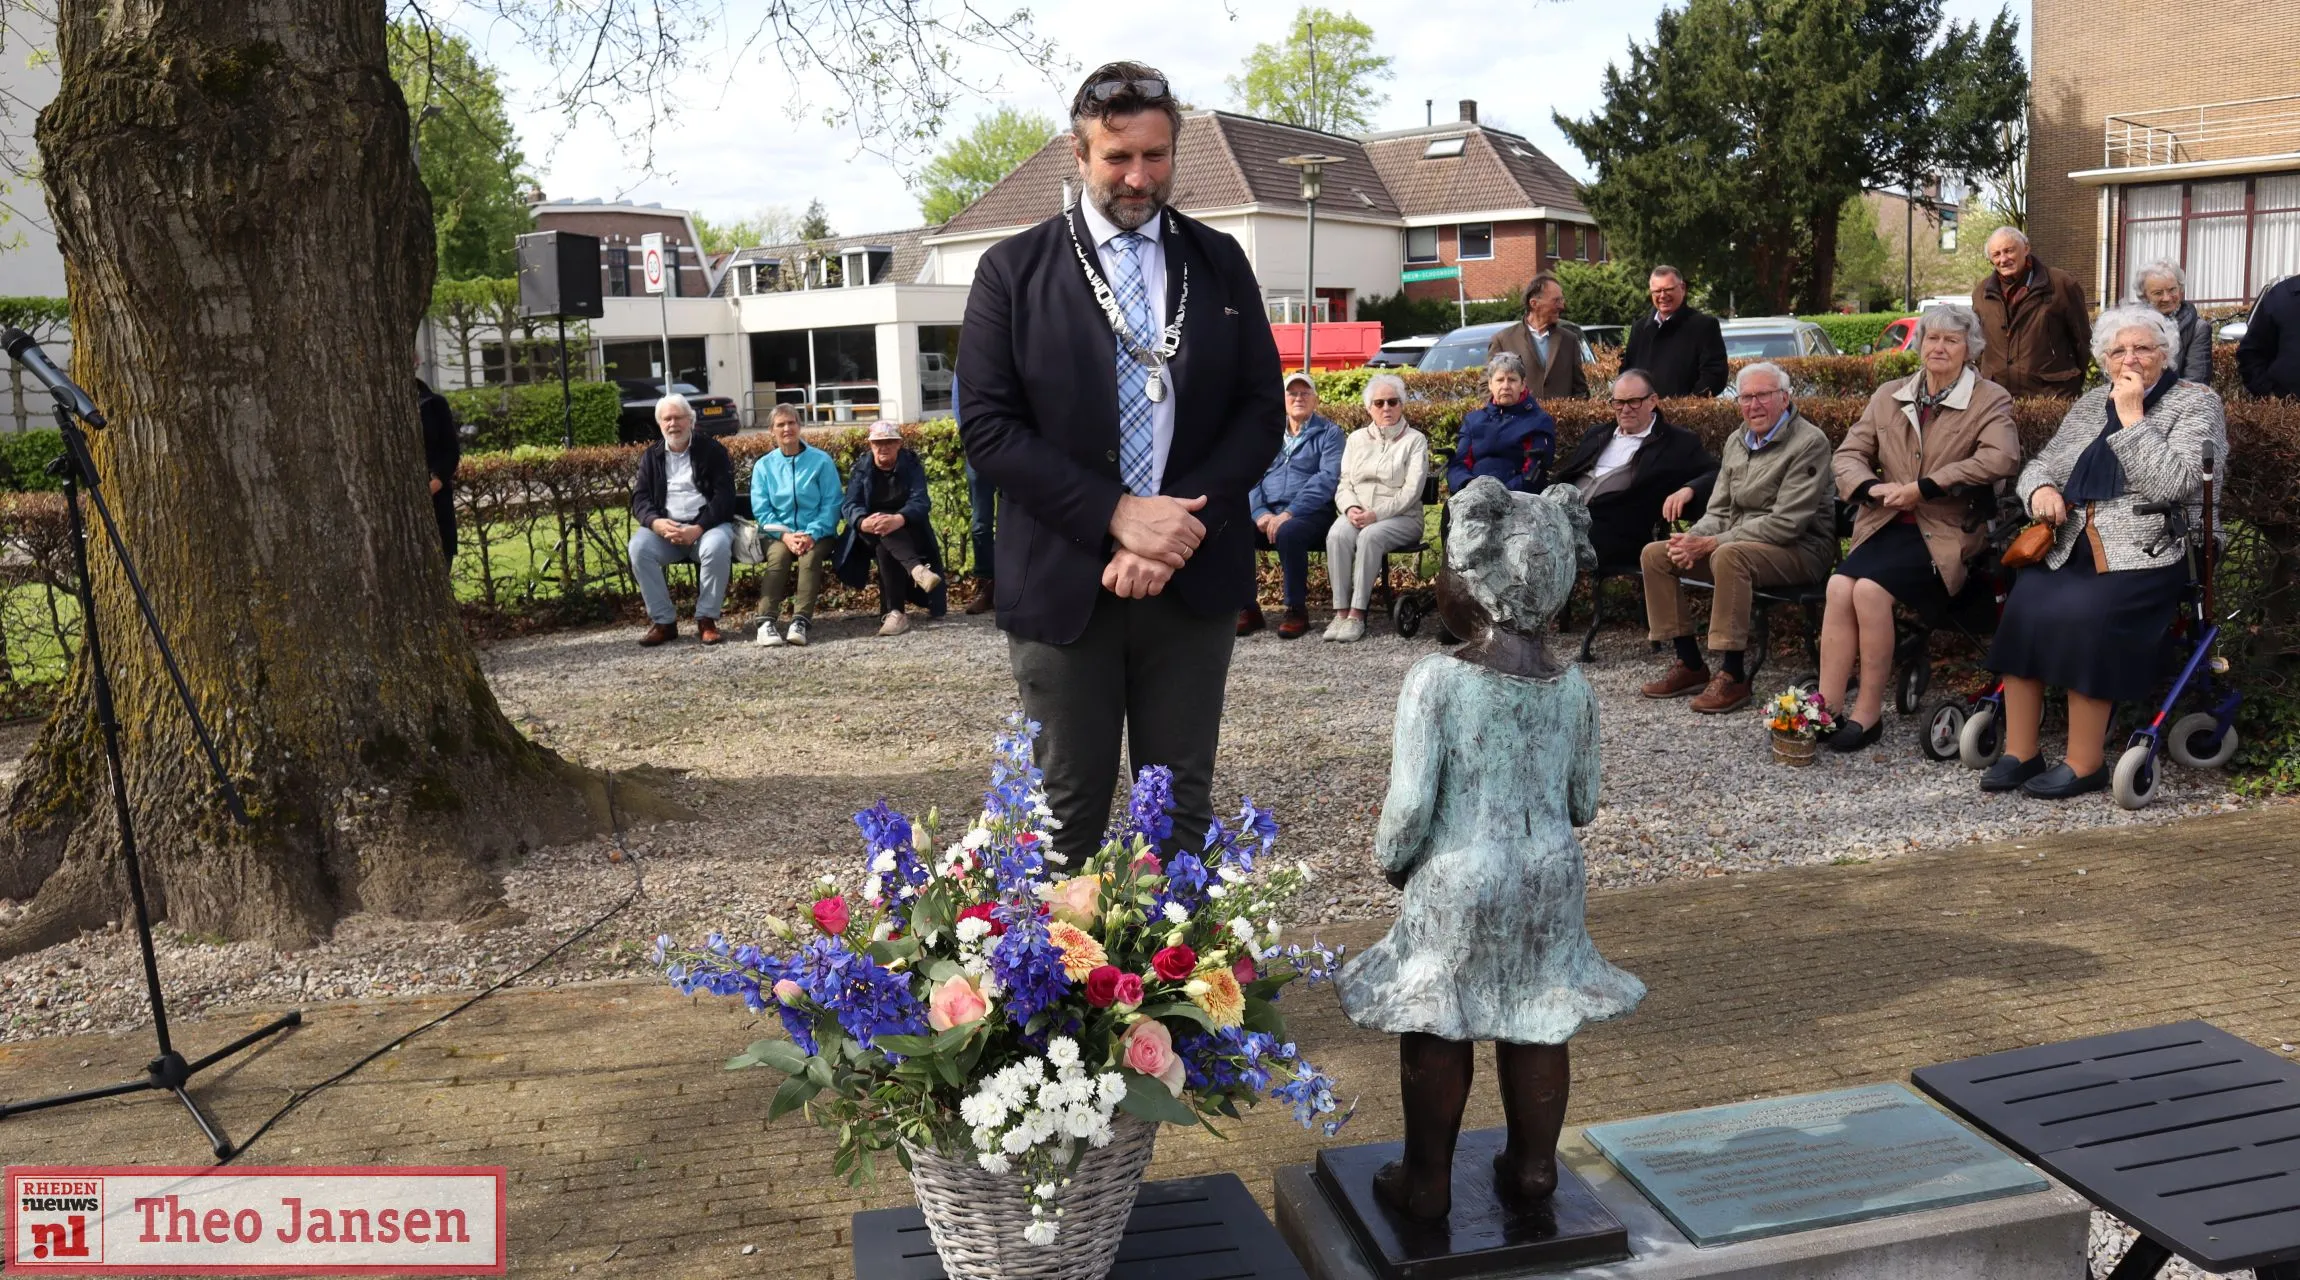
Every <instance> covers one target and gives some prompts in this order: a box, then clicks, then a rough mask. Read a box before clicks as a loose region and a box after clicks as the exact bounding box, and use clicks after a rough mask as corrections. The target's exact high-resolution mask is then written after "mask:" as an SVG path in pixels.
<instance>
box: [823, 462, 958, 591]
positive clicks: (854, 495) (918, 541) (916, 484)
mask: <svg viewBox="0 0 2300 1280" xmlns="http://www.w3.org/2000/svg"><path fill="white" fill-rule="evenodd" d="M877 468H878V463H876V462H874V461H872V460H871V456H870V451H869V450H867V449H866V450H864V451H863V452H861V453H859V454H856V455H855V465H854V473H853V474H852V475H849V476H848V477H847V492H846V498H845V500H844V501H843V502H842V503H841V504H840V507H839V514H840V515H841V516H843V517H844V518H845V520H846V532H845V533H844V534H843V535H841V537H840V539H839V554H838V558H837V559H836V560H834V561H832V562H831V571H832V572H834V573H836V574H837V575H838V577H839V581H841V582H844V583H845V584H847V585H848V586H850V587H860V586H866V585H868V584H869V582H870V570H871V565H872V564H873V563H875V562H876V560H877V558H878V547H877V543H876V541H875V540H871V539H866V538H865V537H864V535H863V531H862V528H861V525H862V518H863V517H864V516H867V515H869V514H870V513H871V511H870V473H871V472H872V471H875V470H877ZM894 474H895V478H896V479H897V480H898V481H900V482H901V483H902V485H903V486H904V488H905V493H904V494H903V501H902V510H901V511H900V512H899V513H898V514H900V515H901V516H902V527H903V529H904V530H905V531H906V532H908V533H909V534H910V536H911V539H912V544H911V545H913V546H915V547H917V548H918V554H919V556H920V557H921V558H923V559H924V560H925V561H926V566H927V568H929V569H932V570H934V571H935V572H936V573H937V574H940V573H941V572H942V542H941V540H939V539H937V538H936V537H935V536H934V520H933V519H932V516H933V514H934V504H933V498H932V495H930V494H929V493H928V491H927V483H926V464H925V463H922V462H920V461H919V460H918V455H917V454H915V453H913V452H911V451H910V448H909V446H907V445H906V446H904V447H903V451H902V452H901V453H898V454H896V455H895V459H894ZM899 585H900V586H901V587H902V593H903V596H904V598H905V599H907V600H909V601H910V602H911V603H912V604H916V605H923V606H925V607H926V611H927V612H928V613H930V614H933V615H934V616H936V617H938V618H939V617H941V616H942V612H943V609H944V607H945V606H946V605H947V604H948V603H949V602H950V584H949V583H947V582H946V583H944V584H943V585H941V586H939V587H936V588H935V589H934V590H932V591H921V590H919V589H918V584H917V583H915V582H904V583H901V584H899Z"/></svg>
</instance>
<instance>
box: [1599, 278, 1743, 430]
mask: <svg viewBox="0 0 2300 1280" xmlns="http://www.w3.org/2000/svg"><path fill="white" fill-rule="evenodd" d="M1645 295H1646V296H1647V297H1649V298H1651V299H1653V310H1652V311H1650V312H1648V313H1646V314H1645V315H1643V316H1640V317H1638V320H1637V323H1636V324H1633V325H1631V326H1630V327H1629V345H1628V346H1627V347H1626V348H1624V349H1623V350H1622V352H1621V367H1622V368H1624V369H1643V370H1645V371H1646V372H1647V373H1648V374H1649V375H1651V376H1652V378H1653V390H1654V392H1655V393H1656V394H1658V395H1660V396H1661V397H1662V398H1663V399H1669V398H1672V397H1675V396H1713V395H1716V394H1717V393H1718V392H1720V391H1723V390H1724V389H1725V333H1724V331H1723V330H1721V329H1719V328H1718V327H1717V317H1715V316H1712V315H1704V314H1703V313H1702V312H1701V311H1699V310H1698V309H1696V308H1694V307H1693V306H1691V305H1690V304H1688V303H1687V302H1686V301H1685V273H1684V272H1682V271H1679V270H1678V269H1677V268H1675V267H1668V266H1662V267H1655V268H1654V269H1653V271H1652V273H1651V274H1649V275H1647V276H1646V278H1645Z"/></svg>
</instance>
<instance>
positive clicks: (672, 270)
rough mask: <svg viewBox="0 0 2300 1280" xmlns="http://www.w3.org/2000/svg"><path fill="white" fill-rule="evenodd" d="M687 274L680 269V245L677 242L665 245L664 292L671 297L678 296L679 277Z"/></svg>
mask: <svg viewBox="0 0 2300 1280" xmlns="http://www.w3.org/2000/svg"><path fill="white" fill-rule="evenodd" d="M685 274H686V273H685V272H683V271H681V270H679V246H677V245H675V244H667V245H664V246H663V292H664V293H665V294H666V295H668V296H670V297H673V298H676V297H678V296H679V277H680V276H682V275H685Z"/></svg>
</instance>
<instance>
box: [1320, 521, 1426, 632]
mask: <svg viewBox="0 0 2300 1280" xmlns="http://www.w3.org/2000/svg"><path fill="white" fill-rule="evenodd" d="M1421 536H1422V513H1421V510H1420V509H1419V508H1416V509H1415V510H1414V512H1413V513H1412V514H1411V515H1403V516H1391V517H1390V518H1389V519H1387V520H1376V521H1374V522H1373V523H1372V524H1369V525H1367V526H1366V527H1365V528H1363V529H1360V528H1359V527H1357V526H1356V525H1354V524H1351V523H1350V521H1349V518H1348V517H1347V516H1344V517H1343V518H1341V519H1339V520H1336V521H1334V527H1333V528H1331V529H1328V530H1326V576H1327V577H1329V578H1331V579H1333V585H1334V609H1335V610H1336V611H1337V612H1339V611H1340V610H1343V609H1363V608H1365V607H1366V603H1367V602H1368V601H1370V600H1372V599H1373V598H1374V583H1375V582H1376V581H1377V580H1379V579H1380V578H1381V576H1382V564H1383V560H1382V558H1383V557H1384V556H1386V555H1388V554H1389V553H1390V552H1392V551H1395V550H1397V549H1398V548H1399V547H1410V546H1412V545H1413V544H1415V543H1416V542H1419V541H1421Z"/></svg>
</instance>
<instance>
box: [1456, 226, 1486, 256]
mask: <svg viewBox="0 0 2300 1280" xmlns="http://www.w3.org/2000/svg"><path fill="white" fill-rule="evenodd" d="M1457 256H1459V257H1462V258H1490V257H1492V256H1493V224H1492V223H1490V222H1465V223H1463V224H1462V228H1461V253H1460V254H1458V255H1457Z"/></svg>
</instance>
